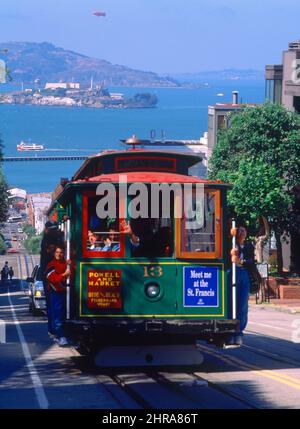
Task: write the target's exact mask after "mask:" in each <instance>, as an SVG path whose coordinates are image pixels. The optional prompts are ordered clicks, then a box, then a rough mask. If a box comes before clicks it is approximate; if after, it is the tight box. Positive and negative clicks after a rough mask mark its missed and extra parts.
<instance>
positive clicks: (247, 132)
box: [209, 103, 300, 234]
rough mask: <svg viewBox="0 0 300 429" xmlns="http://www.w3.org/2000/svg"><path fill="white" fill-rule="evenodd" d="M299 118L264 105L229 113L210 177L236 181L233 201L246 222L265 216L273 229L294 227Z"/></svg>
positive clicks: (299, 163)
mask: <svg viewBox="0 0 300 429" xmlns="http://www.w3.org/2000/svg"><path fill="white" fill-rule="evenodd" d="M299 154H300V116H299V115H297V114H295V113H292V112H289V111H288V110H287V109H285V108H284V107H282V106H280V105H277V104H271V103H266V104H263V105H261V106H257V107H247V108H245V109H244V110H243V111H241V112H237V113H234V114H233V115H231V116H230V128H229V129H227V130H223V131H221V133H220V134H219V138H218V144H217V145H216V146H215V148H214V149H213V153H212V156H211V159H210V163H209V177H210V178H211V179H220V180H223V181H225V182H231V183H233V185H234V186H233V189H232V191H231V192H230V194H229V204H230V206H231V209H234V210H235V212H236V213H237V214H238V216H239V217H240V219H241V220H242V222H243V223H246V224H248V225H249V226H250V227H251V226H254V224H255V220H256V219H257V218H258V216H260V215H263V216H265V217H266V218H267V219H268V221H269V223H270V224H271V227H272V229H273V230H274V231H275V233H278V234H282V233H284V232H285V231H289V230H290V228H291V213H290V210H289V208H290V204H291V203H292V202H293V198H294V197H293V195H292V192H291V190H292V188H293V186H295V185H296V184H297V183H300V156H299Z"/></svg>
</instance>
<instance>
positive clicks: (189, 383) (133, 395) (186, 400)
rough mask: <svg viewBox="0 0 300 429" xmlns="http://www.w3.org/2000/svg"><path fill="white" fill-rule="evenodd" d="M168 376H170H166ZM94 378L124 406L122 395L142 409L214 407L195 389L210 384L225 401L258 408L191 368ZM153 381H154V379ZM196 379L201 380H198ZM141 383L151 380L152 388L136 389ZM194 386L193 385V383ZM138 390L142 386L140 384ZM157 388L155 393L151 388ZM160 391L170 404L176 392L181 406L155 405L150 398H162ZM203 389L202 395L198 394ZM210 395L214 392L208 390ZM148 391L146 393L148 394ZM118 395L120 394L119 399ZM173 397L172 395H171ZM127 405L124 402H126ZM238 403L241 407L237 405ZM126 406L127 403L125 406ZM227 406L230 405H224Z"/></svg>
mask: <svg viewBox="0 0 300 429" xmlns="http://www.w3.org/2000/svg"><path fill="white" fill-rule="evenodd" d="M172 376H173V378H174V377H177V378H178V379H181V381H179V380H177V381H174V380H172V379H171V378H172ZM169 377H170V378H169ZM96 379H97V382H98V383H99V384H101V385H102V386H104V387H105V388H106V389H107V390H108V391H109V392H110V394H112V396H114V397H115V399H117V400H118V402H119V403H120V406H122V407H124V402H125V403H126V398H125V399H124V395H123V394H124V392H125V395H127V397H128V398H129V403H130V404H131V405H130V407H132V401H134V403H136V405H137V407H138V408H142V409H150V410H151V409H160V408H174V409H217V408H219V407H218V406H216V403H217V404H218V405H219V402H218V401H213V400H211V404H210V403H209V401H210V400H208V399H207V398H206V395H203V392H199V391H198V392H197V387H198V388H199V387H200V388H203V389H205V388H209V389H212V390H213V391H215V392H218V394H219V395H220V394H221V395H222V396H223V399H224V400H225V401H226V400H227V399H228V398H230V399H233V400H234V401H235V403H236V406H233V408H244V409H245V408H247V409H259V408H260V407H258V406H257V404H255V403H254V402H252V401H250V400H248V399H246V398H243V397H241V395H238V394H237V393H234V392H232V391H230V390H229V389H227V388H224V387H222V386H220V385H219V384H218V383H214V382H212V381H209V380H207V379H205V378H203V377H200V376H199V375H197V374H195V373H194V372H193V371H186V372H171V373H169V374H166V373H164V372H161V371H155V370H151V371H149V370H146V371H145V372H142V373H140V372H137V373H134V372H130V373H126V374H124V373H123V372H122V373H119V372H116V371H114V372H105V373H103V374H98V375H96ZM111 382H113V383H114V386H112V385H111ZM153 382H154V383H153ZM198 382H200V383H199V384H198ZM141 383H143V385H146V384H149V385H150V384H151V388H150V389H149V391H150V395H149V391H148V392H147V389H146V388H144V387H143V393H141V392H140V391H139V389H138V387H137V386H138V385H139V384H141ZM116 385H117V386H118V387H119V388H120V392H119V394H117V393H116V391H115V389H114V387H115V386H116ZM194 386H195V389H193V387H194ZM140 390H141V388H140ZM154 391H156V394H153V392H154ZM162 392H163V393H164V396H163V399H164V401H167V400H168V395H167V393H169V395H170V404H171V403H172V404H174V403H175V402H174V395H175V396H176V399H175V401H176V400H177V403H178V404H179V403H181V406H180V405H178V406H176V407H170V406H162V407H160V406H159V405H158V406H156V405H154V403H153V401H157V402H158V404H159V402H160V398H162V396H161V395H162ZM200 393H202V396H201V395H200ZM210 393H211V394H212V397H213V393H212V392H210ZM147 395H148V396H147ZM120 397H121V398H122V399H121V400H120ZM172 397H173V398H172ZM125 405H126V404H125ZM239 405H240V407H239ZM125 408H126V407H125ZM224 408H225V407H224ZM226 408H230V406H227V407H226Z"/></svg>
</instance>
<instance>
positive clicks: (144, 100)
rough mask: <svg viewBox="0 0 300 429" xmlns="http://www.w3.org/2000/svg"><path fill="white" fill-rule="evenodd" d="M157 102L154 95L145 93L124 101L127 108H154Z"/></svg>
mask: <svg viewBox="0 0 300 429" xmlns="http://www.w3.org/2000/svg"><path fill="white" fill-rule="evenodd" d="M157 101H158V99H157V97H156V95H155V94H150V93H148V92H146V93H138V94H135V95H134V96H133V97H132V98H128V99H126V100H125V103H126V105H128V107H154V106H155V105H156V104H157Z"/></svg>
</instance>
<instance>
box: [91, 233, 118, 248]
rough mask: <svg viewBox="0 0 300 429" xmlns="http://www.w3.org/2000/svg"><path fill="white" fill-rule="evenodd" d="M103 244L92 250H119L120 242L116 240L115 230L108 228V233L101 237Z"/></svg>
mask: <svg viewBox="0 0 300 429" xmlns="http://www.w3.org/2000/svg"><path fill="white" fill-rule="evenodd" d="M102 242H103V246H102V247H97V248H95V249H94V250H95V251H97V252H119V251H120V243H119V241H117V240H116V230H115V229H114V228H109V232H108V235H105V236H103V237H102Z"/></svg>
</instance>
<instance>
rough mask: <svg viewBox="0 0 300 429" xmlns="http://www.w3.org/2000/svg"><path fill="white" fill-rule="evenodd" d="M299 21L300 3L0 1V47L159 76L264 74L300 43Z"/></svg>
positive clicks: (235, 0) (276, 0)
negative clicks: (48, 48) (42, 50)
mask: <svg viewBox="0 0 300 429" xmlns="http://www.w3.org/2000/svg"><path fill="white" fill-rule="evenodd" d="M94 11H105V12H106V14H107V15H106V17H100V18H97V17H95V16H93V14H92V13H93V12H94ZM299 17H300V2H299V0H248V1H247V0H205V1H204V0H40V1H38V0H9V1H4V0H2V1H1V6H0V41H1V42H6V41H31V42H42V41H47V42H51V43H54V44H55V45H57V46H61V47H63V48H65V49H71V50H74V51H78V52H81V53H84V54H87V55H90V56H93V57H97V58H103V59H106V60H108V61H111V62H112V63H114V64H123V65H127V66H129V67H133V68H137V69H142V70H151V71H155V72H158V73H164V72H197V71H204V70H220V69H224V68H242V69H246V68H255V69H263V68H264V65H265V64H266V63H268V64H272V63H280V62H281V53H282V51H283V50H284V49H286V48H287V46H288V42H290V41H293V40H296V39H300V25H299Z"/></svg>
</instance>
